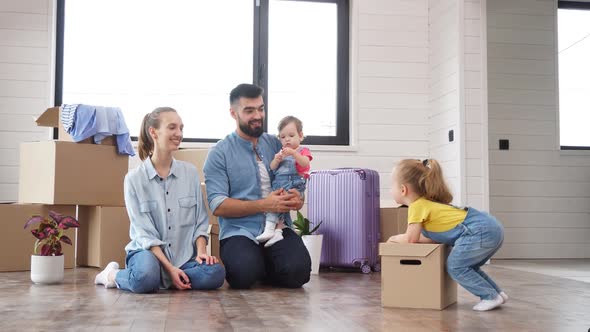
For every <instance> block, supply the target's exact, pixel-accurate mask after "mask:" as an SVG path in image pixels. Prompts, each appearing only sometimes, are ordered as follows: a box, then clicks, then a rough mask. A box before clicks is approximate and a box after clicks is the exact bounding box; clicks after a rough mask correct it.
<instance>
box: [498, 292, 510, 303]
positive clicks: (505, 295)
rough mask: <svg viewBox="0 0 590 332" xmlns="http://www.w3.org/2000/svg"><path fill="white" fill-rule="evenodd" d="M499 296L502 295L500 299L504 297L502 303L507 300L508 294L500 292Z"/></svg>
mask: <svg viewBox="0 0 590 332" xmlns="http://www.w3.org/2000/svg"><path fill="white" fill-rule="evenodd" d="M500 296H501V297H502V299H504V303H506V302H508V299H509V297H508V294H506V293H504V292H500Z"/></svg>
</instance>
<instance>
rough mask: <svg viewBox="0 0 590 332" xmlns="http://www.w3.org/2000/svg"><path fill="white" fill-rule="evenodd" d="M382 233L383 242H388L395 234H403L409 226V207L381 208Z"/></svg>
mask: <svg viewBox="0 0 590 332" xmlns="http://www.w3.org/2000/svg"><path fill="white" fill-rule="evenodd" d="M380 212H381V222H380V234H381V242H387V239H389V238H390V237H391V236H393V235H397V234H403V233H405V232H406V229H407V228H408V208H407V207H395V208H394V207H386V208H383V207H382V208H381V211H380Z"/></svg>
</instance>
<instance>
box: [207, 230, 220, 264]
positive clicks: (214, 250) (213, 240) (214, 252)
mask: <svg viewBox="0 0 590 332" xmlns="http://www.w3.org/2000/svg"><path fill="white" fill-rule="evenodd" d="M207 234H208V235H209V243H207V253H208V254H209V255H210V256H215V257H217V258H218V259H219V261H221V253H220V251H219V225H209V229H208V230H207Z"/></svg>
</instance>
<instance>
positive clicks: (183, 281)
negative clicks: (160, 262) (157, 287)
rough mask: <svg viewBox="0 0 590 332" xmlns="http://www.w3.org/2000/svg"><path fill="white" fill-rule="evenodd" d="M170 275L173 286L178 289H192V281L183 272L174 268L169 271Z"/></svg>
mask: <svg viewBox="0 0 590 332" xmlns="http://www.w3.org/2000/svg"><path fill="white" fill-rule="evenodd" d="M168 274H169V275H170V278H171V279H172V284H173V285H174V287H176V288H177V289H180V290H184V289H191V281H190V279H189V278H188V276H187V275H186V273H184V271H183V270H181V269H179V268H177V267H176V266H173V267H171V268H170V269H169V270H168Z"/></svg>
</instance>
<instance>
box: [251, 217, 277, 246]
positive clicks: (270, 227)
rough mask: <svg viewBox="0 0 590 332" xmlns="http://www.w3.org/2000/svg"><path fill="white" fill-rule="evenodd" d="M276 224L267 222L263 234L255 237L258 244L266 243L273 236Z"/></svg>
mask: <svg viewBox="0 0 590 332" xmlns="http://www.w3.org/2000/svg"><path fill="white" fill-rule="evenodd" d="M276 227H277V224H275V223H272V222H270V221H267V222H266V224H265V225H264V232H262V234H260V235H258V236H257V237H256V240H257V241H258V242H266V241H268V240H270V239H271V238H272V237H273V236H274V235H275V228H276Z"/></svg>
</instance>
